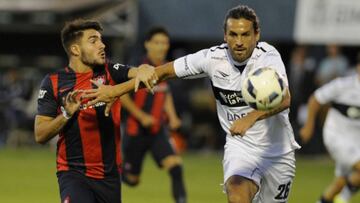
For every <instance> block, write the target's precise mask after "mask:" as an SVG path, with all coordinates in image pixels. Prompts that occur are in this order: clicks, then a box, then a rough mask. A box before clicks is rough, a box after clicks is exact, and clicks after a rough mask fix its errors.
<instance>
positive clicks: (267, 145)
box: [174, 42, 300, 157]
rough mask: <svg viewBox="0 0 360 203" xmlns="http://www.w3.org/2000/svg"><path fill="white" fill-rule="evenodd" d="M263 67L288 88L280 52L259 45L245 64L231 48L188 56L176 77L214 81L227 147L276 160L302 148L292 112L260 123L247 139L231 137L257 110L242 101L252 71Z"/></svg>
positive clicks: (180, 61)
mask: <svg viewBox="0 0 360 203" xmlns="http://www.w3.org/2000/svg"><path fill="white" fill-rule="evenodd" d="M263 67H271V68H274V69H275V70H276V71H277V73H279V75H280V76H281V77H282V78H283V79H284V81H285V84H286V86H288V81H287V76H286V72H285V66H284V64H283V62H282V59H281V57H280V54H279V52H278V51H277V50H276V49H275V48H274V47H273V46H271V45H269V44H267V43H265V42H260V43H258V44H257V46H256V48H255V49H254V51H253V53H252V55H251V57H250V58H249V59H248V60H247V61H246V62H243V63H241V64H240V63H237V62H236V61H234V60H233V59H232V57H231V54H230V53H229V50H228V47H227V44H221V45H219V46H214V47H211V48H209V49H204V50H201V51H198V52H196V53H194V54H189V55H186V56H184V57H181V58H179V59H177V60H175V62H174V68H175V73H176V75H177V76H178V77H180V78H187V77H191V76H195V75H201V74H205V75H206V76H208V77H209V78H210V80H211V85H212V88H213V92H214V96H215V98H216V105H217V113H218V117H219V121H220V124H221V126H222V128H223V129H224V131H225V132H226V133H227V137H226V141H227V142H226V144H227V145H229V144H230V145H237V146H239V147H242V148H245V147H246V149H248V150H250V151H254V152H256V153H258V154H259V155H260V156H264V157H273V156H279V155H282V154H286V153H288V152H290V151H293V150H295V149H298V148H300V146H299V145H298V144H297V143H296V141H295V139H294V133H293V130H292V127H291V125H290V122H289V118H288V113H289V111H288V110H285V111H283V112H281V113H279V114H276V115H274V116H271V117H269V118H267V119H263V120H260V121H257V122H256V123H255V124H254V125H253V126H252V127H251V128H250V129H248V130H247V131H246V133H245V136H243V137H241V136H231V134H230V131H229V128H230V127H231V125H232V123H233V121H235V120H236V119H239V118H241V117H243V116H245V115H247V113H249V112H250V111H252V110H253V109H252V108H251V107H249V106H247V105H246V103H245V102H244V100H243V98H242V95H241V84H242V81H243V80H244V78H245V77H246V75H247V74H248V73H249V72H250V71H253V70H256V69H259V68H263ZM225 147H226V146H225Z"/></svg>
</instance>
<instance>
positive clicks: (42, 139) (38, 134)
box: [34, 128, 47, 145]
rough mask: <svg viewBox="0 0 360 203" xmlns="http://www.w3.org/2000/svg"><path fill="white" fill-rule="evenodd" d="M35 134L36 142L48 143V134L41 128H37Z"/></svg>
mask: <svg viewBox="0 0 360 203" xmlns="http://www.w3.org/2000/svg"><path fill="white" fill-rule="evenodd" d="M34 135H35V142H36V143H39V144H42V145H43V144H46V142H47V139H46V137H47V136H46V134H45V133H44V132H42V131H41V130H39V129H36V128H35V133H34Z"/></svg>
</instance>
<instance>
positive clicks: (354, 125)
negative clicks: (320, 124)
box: [315, 74, 360, 140]
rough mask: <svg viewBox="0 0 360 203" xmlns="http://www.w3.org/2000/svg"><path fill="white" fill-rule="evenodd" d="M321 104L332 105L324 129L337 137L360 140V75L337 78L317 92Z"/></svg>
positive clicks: (316, 95) (316, 96)
mask: <svg viewBox="0 0 360 203" xmlns="http://www.w3.org/2000/svg"><path fill="white" fill-rule="evenodd" d="M315 98H316V100H318V101H319V103H321V104H325V103H330V102H331V108H330V110H329V112H328V114H327V117H326V122H325V125H324V129H328V130H329V131H333V132H334V133H335V134H336V136H339V135H340V136H348V137H354V138H357V140H359V139H360V136H359V130H360V79H359V75H358V74H355V75H351V76H347V77H341V78H337V79H335V80H332V81H331V82H329V83H327V84H325V85H324V86H322V87H320V88H319V89H317V90H316V91H315Z"/></svg>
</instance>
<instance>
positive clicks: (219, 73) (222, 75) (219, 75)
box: [213, 70, 230, 82]
mask: <svg viewBox="0 0 360 203" xmlns="http://www.w3.org/2000/svg"><path fill="white" fill-rule="evenodd" d="M213 77H214V78H216V79H219V80H223V81H226V82H230V79H228V78H227V77H229V74H227V73H224V72H223V71H220V70H217V71H216V74H214V75H213Z"/></svg>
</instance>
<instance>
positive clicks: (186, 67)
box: [184, 56, 190, 70]
mask: <svg viewBox="0 0 360 203" xmlns="http://www.w3.org/2000/svg"><path fill="white" fill-rule="evenodd" d="M184 62H185V70H189V69H190V68H189V64H188V60H187V56H185V58H184Z"/></svg>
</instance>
